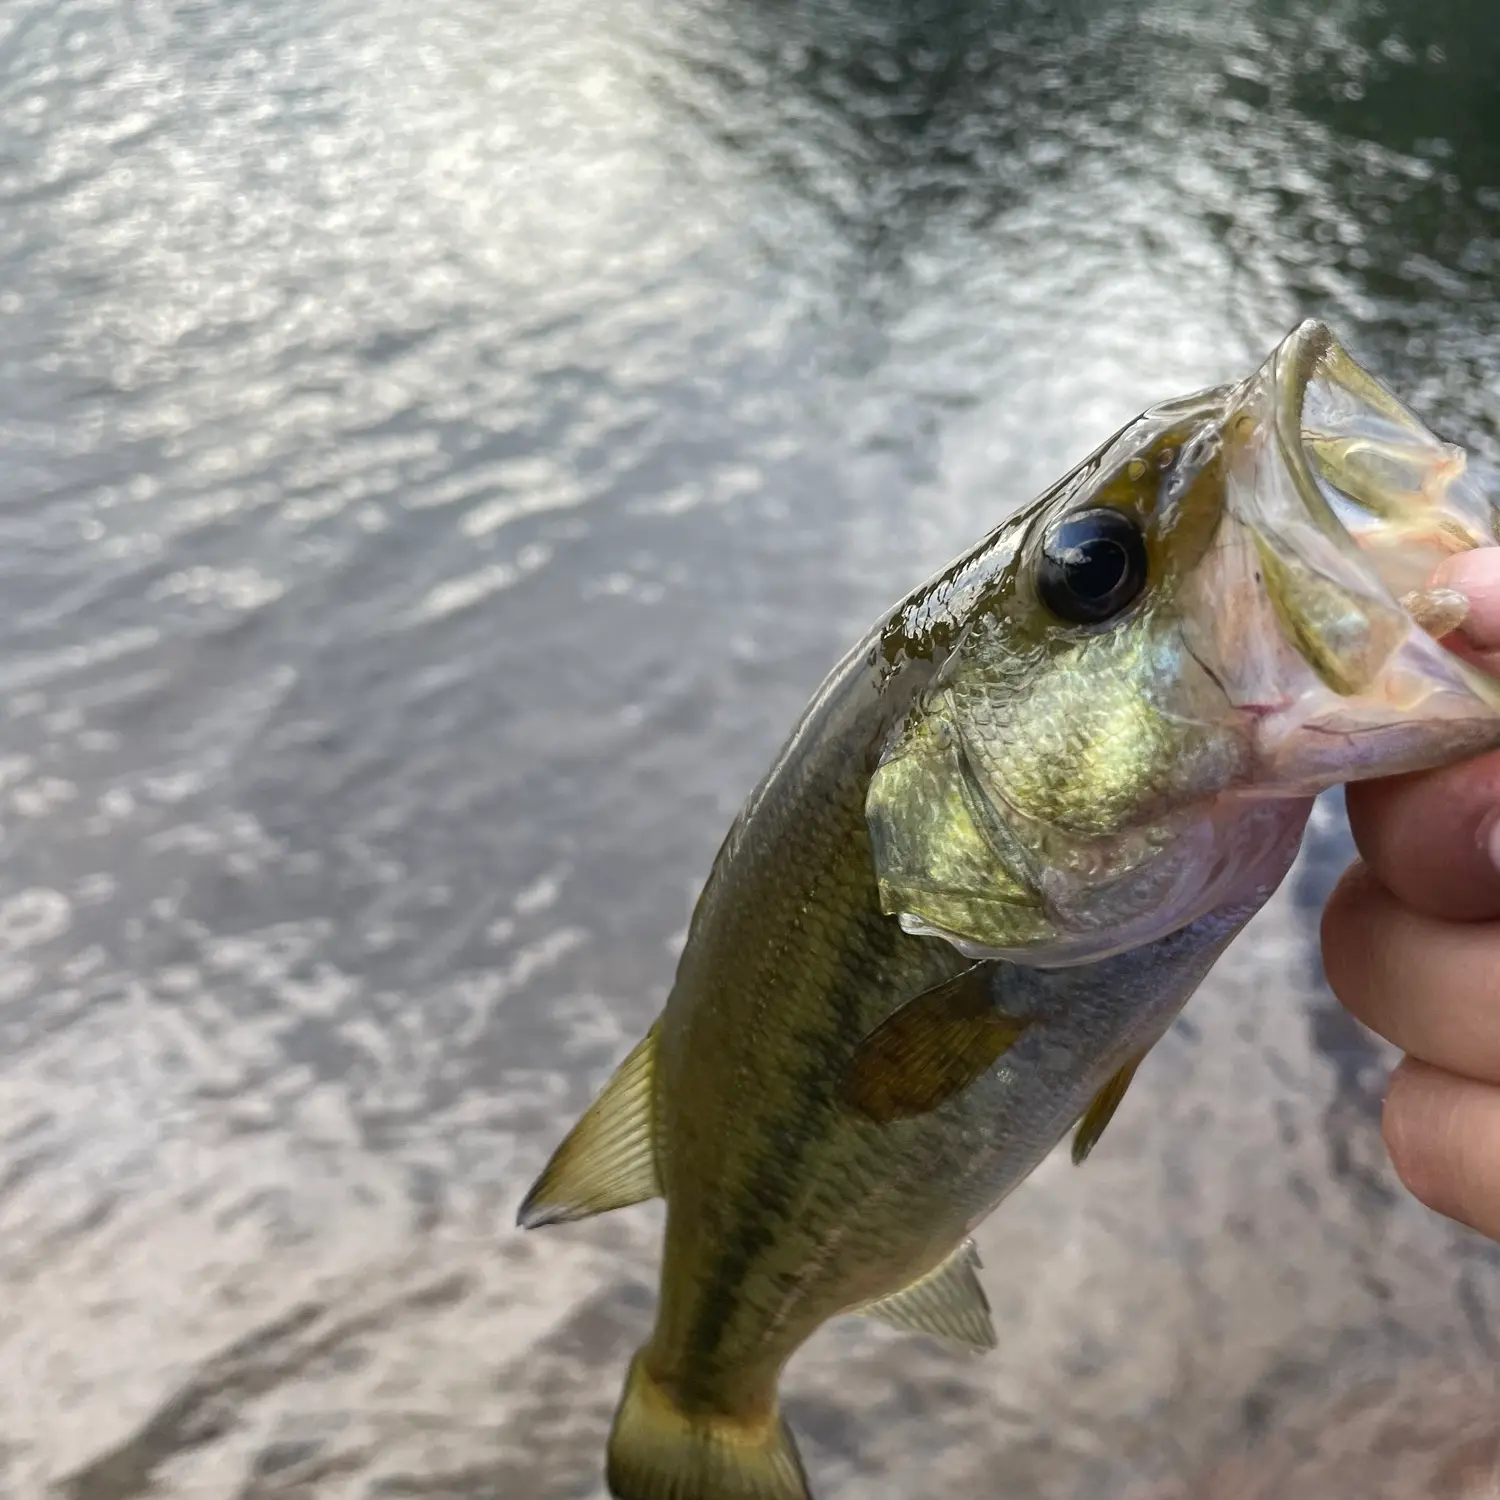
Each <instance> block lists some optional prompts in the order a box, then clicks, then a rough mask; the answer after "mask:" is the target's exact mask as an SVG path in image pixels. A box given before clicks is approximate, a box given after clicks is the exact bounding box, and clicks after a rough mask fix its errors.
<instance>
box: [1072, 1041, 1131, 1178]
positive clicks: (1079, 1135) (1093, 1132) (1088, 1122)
mask: <svg viewBox="0 0 1500 1500" xmlns="http://www.w3.org/2000/svg"><path fill="white" fill-rule="evenodd" d="M1145 1055H1146V1054H1145V1053H1144V1052H1143V1053H1142V1054H1141V1056H1140V1057H1132V1058H1131V1059H1130V1061H1129V1062H1128V1063H1126V1064H1125V1066H1124V1067H1123V1068H1120V1069H1119V1070H1118V1071H1117V1072H1114V1073H1111V1074H1110V1076H1109V1079H1108V1081H1107V1082H1106V1083H1105V1085H1104V1087H1103V1088H1102V1089H1100V1090H1099V1092H1098V1093H1097V1094H1095V1095H1094V1097H1093V1099H1092V1100H1090V1102H1089V1107H1088V1108H1087V1109H1086V1110H1084V1112H1083V1114H1082V1115H1080V1116H1079V1119H1078V1129H1077V1130H1076V1131H1075V1132H1074V1135H1073V1165H1074V1166H1075V1167H1076V1166H1082V1165H1083V1163H1084V1161H1085V1160H1086V1158H1087V1157H1088V1154H1089V1152H1090V1151H1092V1150H1093V1149H1094V1147H1095V1146H1097V1145H1098V1144H1099V1137H1100V1136H1101V1135H1103V1134H1104V1127H1105V1126H1106V1125H1108V1124H1109V1122H1110V1121H1111V1120H1112V1119H1114V1117H1115V1111H1116V1110H1117V1109H1118V1108H1119V1107H1120V1100H1122V1099H1123V1098H1124V1097H1125V1090H1126V1089H1128V1088H1129V1087H1130V1080H1131V1079H1132V1078H1134V1077H1135V1070H1136V1069H1137V1068H1138V1067H1140V1065H1141V1062H1142V1060H1143V1059H1144V1058H1145Z"/></svg>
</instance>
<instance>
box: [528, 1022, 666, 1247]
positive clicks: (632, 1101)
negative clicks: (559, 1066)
mask: <svg viewBox="0 0 1500 1500" xmlns="http://www.w3.org/2000/svg"><path fill="white" fill-rule="evenodd" d="M655 1060H656V1028H655V1027H654V1026H653V1027H652V1028H651V1030H650V1031H648V1032H647V1033H646V1035H645V1036H644V1037H643V1038H642V1039H641V1040H640V1041H639V1042H638V1043H636V1046H635V1048H634V1050H633V1051H632V1052H631V1053H630V1055H629V1056H628V1057H627V1058H626V1059H625V1061H624V1062H622V1063H621V1064H620V1066H619V1067H618V1068H617V1069H616V1070H615V1075H614V1077H613V1078H611V1079H610V1080H609V1082H608V1083H607V1084H605V1085H604V1089H603V1091H602V1092H601V1093H600V1095H599V1097H598V1098H597V1099H595V1100H594V1102H593V1103H592V1104H591V1105H589V1107H588V1108H587V1109H586V1110H585V1111H584V1112H583V1114H582V1115H581V1116H579V1119H578V1123H577V1124H576V1125H574V1127H573V1128H572V1129H571V1130H570V1131H569V1132H568V1134H567V1136H566V1137H565V1138H564V1140H563V1143H562V1144H561V1145H560V1146H559V1147H558V1148H557V1150H556V1151H554V1152H553V1153H552V1160H551V1161H549V1162H548V1163H547V1166H546V1169H545V1170H544V1171H543V1172H542V1175H541V1176H540V1177H538V1178H537V1180H536V1182H535V1183H534V1184H533V1185H532V1189H531V1191H530V1192H529V1193H527V1195H526V1199H525V1202H523V1203H522V1204H521V1211H520V1213H519V1214H518V1215H517V1216H516V1222H517V1223H518V1224H520V1225H521V1227H522V1228H523V1229H535V1228H537V1227H538V1226H539V1225H542V1224H566V1223H569V1222H571V1221H572V1220H574V1219H587V1218H589V1217H590V1216H591V1215H592V1214H602V1213H607V1212H608V1211H609V1210H610V1209H612V1208H628V1207H629V1206H630V1205H631V1204H632V1203H644V1202H645V1201H646V1199H648V1198H655V1197H656V1196H657V1195H658V1194H659V1193H660V1192H661V1181H660V1179H659V1177H658V1176H657V1171H656V1130H655V1111H654V1109H653V1106H652V1075H653V1072H654V1064H655Z"/></svg>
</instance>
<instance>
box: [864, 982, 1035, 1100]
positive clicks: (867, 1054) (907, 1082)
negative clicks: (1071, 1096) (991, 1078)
mask: <svg viewBox="0 0 1500 1500" xmlns="http://www.w3.org/2000/svg"><path fill="white" fill-rule="evenodd" d="M990 975H991V969H990V966H988V965H984V964H975V965H974V966H973V967H972V968H968V969H965V970H964V971H963V973H961V974H957V975H955V976H954V977H953V978H952V979H948V980H945V981H944V982H943V983H942V984H939V985H935V986H934V987H933V988H932V989H930V990H924V991H923V992H922V993H921V994H920V995H918V996H917V997H916V999H915V1000H910V1001H908V1002H907V1003H906V1004H905V1005H903V1006H902V1007H901V1008H900V1009H899V1010H898V1011H896V1012H895V1013H894V1014H893V1015H891V1016H888V1017H887V1018H886V1019H885V1020H884V1021H882V1022H881V1024H880V1025H879V1026H877V1027H876V1028H875V1030H874V1031H872V1032H871V1033H870V1034H869V1035H868V1036H867V1037H865V1039H864V1040H863V1041H862V1042H861V1043H860V1044H859V1046H858V1047H856V1048H855V1050H854V1056H853V1058H852V1059H851V1060H850V1063H849V1071H848V1073H847V1075H846V1077H845V1090H846V1093H847V1096H848V1098H849V1100H850V1102H851V1103H853V1104H854V1106H855V1107H856V1108H857V1109H859V1110H861V1111H862V1112H863V1113H865V1114H866V1115H868V1116H869V1117H870V1118H871V1119H873V1120H878V1121H880V1122H881V1123H882V1124H885V1123H888V1122H889V1121H892V1120H903V1119H909V1118H910V1117H911V1116H913V1115H924V1114H926V1113H928V1111H929V1110H934V1109H936V1108H937V1107H938V1105H940V1104H942V1103H943V1102H944V1101H945V1100H948V1099H951V1098H952V1097H953V1096H954V1095H955V1094H957V1093H959V1092H960V1091H961V1090H963V1089H966V1088H967V1087H968V1086H969V1085H970V1084H971V1083H973V1082H974V1081H975V1079H977V1078H979V1077H981V1076H982V1075H983V1074H984V1073H985V1072H987V1071H988V1070H989V1069H990V1068H991V1067H993V1066H994V1064H995V1062H996V1060H997V1059H998V1058H999V1057H1000V1056H1001V1054H1002V1053H1004V1052H1005V1051H1006V1050H1007V1049H1008V1048H1010V1047H1011V1046H1013V1045H1014V1044H1015V1042H1016V1039H1017V1038H1018V1037H1019V1036H1020V1035H1021V1033H1022V1032H1024V1031H1025V1030H1026V1028H1027V1026H1028V1025H1030V1022H1029V1021H1028V1020H1027V1019H1025V1018H1023V1017H1018V1016H1007V1015H1005V1014H1004V1013H1003V1012H1001V1011H999V1010H997V1009H996V1008H995V1001H994V996H993V994H992V993H991V989H990Z"/></svg>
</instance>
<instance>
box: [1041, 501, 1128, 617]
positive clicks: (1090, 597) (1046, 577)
mask: <svg viewBox="0 0 1500 1500" xmlns="http://www.w3.org/2000/svg"><path fill="white" fill-rule="evenodd" d="M1145 586H1146V543H1145V539H1144V538H1143V537H1142V536H1141V532H1140V528H1139V527H1138V526H1137V525H1136V524H1135V522H1134V521H1133V520H1132V519H1131V518H1130V517H1129V516H1127V515H1126V514H1124V512H1123V511H1118V510H1107V509H1104V508H1100V509H1098V510H1085V511H1079V512H1077V513H1075V514H1074V515H1071V516H1067V517H1065V518H1064V519H1063V520H1061V521H1059V522H1058V523H1057V524H1056V525H1055V526H1053V527H1052V529H1051V530H1050V531H1049V532H1048V533H1047V535H1046V537H1045V538H1044V539H1043V542H1042V554H1041V557H1040V559H1039V560H1038V563H1037V572H1036V591H1037V595H1038V596H1039V597H1040V599H1041V601H1042V603H1043V604H1044V605H1045V606H1046V607H1047V609H1048V610H1050V611H1051V612H1052V613H1053V614H1054V615H1056V616H1057V618H1058V619H1059V620H1066V621H1067V622H1068V623H1069V624H1070V625H1097V624H1099V623H1100V622H1101V621H1103V620H1109V619H1112V618H1113V617H1114V616H1115V615H1117V614H1119V613H1120V611H1121V610H1122V609H1124V608H1125V607H1126V606H1127V605H1129V604H1130V603H1131V602H1132V601H1133V600H1134V599H1135V598H1136V597H1137V596H1138V595H1139V594H1140V592H1141V590H1142V589H1143V588H1144V587H1145Z"/></svg>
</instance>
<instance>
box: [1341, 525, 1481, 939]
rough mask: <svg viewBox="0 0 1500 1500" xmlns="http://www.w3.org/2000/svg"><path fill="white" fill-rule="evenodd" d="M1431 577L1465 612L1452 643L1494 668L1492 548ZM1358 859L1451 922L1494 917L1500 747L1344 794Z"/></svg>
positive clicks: (1419, 907) (1393, 888)
mask: <svg viewBox="0 0 1500 1500" xmlns="http://www.w3.org/2000/svg"><path fill="white" fill-rule="evenodd" d="M1433 582H1434V583H1435V584H1439V585H1443V586H1446V587H1449V588H1456V589H1457V590H1458V591H1459V592H1460V593H1462V594H1463V595H1464V596H1465V597H1466V598H1467V599H1468V601H1469V616H1468V618H1467V619H1466V620H1465V622H1464V625H1463V627H1462V632H1461V635H1462V639H1461V640H1459V641H1457V642H1455V643H1454V646H1455V649H1456V650H1457V651H1458V652H1459V654H1461V655H1463V656H1464V657H1466V658H1467V659H1469V660H1470V661H1472V662H1474V663H1475V664H1476V665H1480V666H1486V667H1488V668H1490V669H1491V670H1494V669H1495V660H1496V658H1495V657H1494V656H1493V655H1492V654H1491V653H1493V652H1495V651H1497V650H1500V548H1488V547H1487V548H1484V549H1482V550H1480V551H1476V552H1465V553H1462V554H1460V555H1459V556H1457V557H1454V558H1450V559H1449V560H1448V561H1447V562H1446V563H1445V564H1444V565H1443V566H1442V567H1441V568H1440V569H1439V570H1438V572H1437V575H1436V576H1435V577H1434V579H1433ZM1346 802H1347V805H1348V809H1349V827H1350V829H1351V831H1352V832H1353V834H1354V841H1355V844H1356V845H1357V846H1358V848H1359V852H1360V854H1361V856H1362V857H1363V859H1364V861H1365V863H1366V864H1367V865H1368V866H1369V868H1370V869H1371V871H1372V872H1373V873H1374V874H1375V876H1376V878H1377V879H1378V880H1379V881H1380V883H1381V884H1382V885H1384V886H1385V888H1386V889H1387V890H1389V891H1390V892H1391V894H1392V895H1394V896H1395V897H1396V898H1397V899H1398V900H1400V901H1402V902H1404V903H1405V904H1406V905H1408V906H1410V907H1412V908H1413V909H1414V910H1416V911H1420V912H1425V913H1427V914H1428V915H1431V916H1440V917H1446V918H1448V919H1449V920H1450V921H1477V920H1482V919H1486V918H1491V917H1497V916H1500V751H1497V752H1494V753H1492V754H1490V755H1484V756H1480V757H1479V758H1477V759H1475V760H1470V761H1464V762H1461V763H1459V764H1457V765H1452V766H1444V767H1442V768H1440V769H1438V770H1435V771H1424V772H1421V773H1418V774H1416V775H1411V776H1393V777H1389V778H1387V779H1384V780H1380V781H1367V782H1359V783H1356V784H1355V785H1353V786H1351V787H1349V789H1348V791H1347V793H1346Z"/></svg>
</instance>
